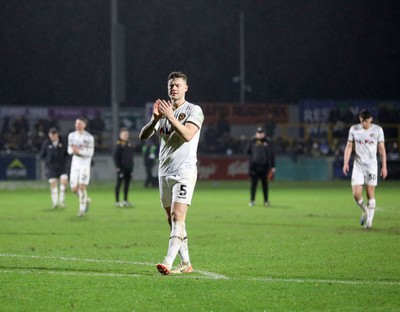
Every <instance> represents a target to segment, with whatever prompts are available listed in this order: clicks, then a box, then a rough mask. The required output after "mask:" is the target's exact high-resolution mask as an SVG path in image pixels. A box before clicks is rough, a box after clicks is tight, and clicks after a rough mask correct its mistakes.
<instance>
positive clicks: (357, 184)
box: [343, 110, 387, 229]
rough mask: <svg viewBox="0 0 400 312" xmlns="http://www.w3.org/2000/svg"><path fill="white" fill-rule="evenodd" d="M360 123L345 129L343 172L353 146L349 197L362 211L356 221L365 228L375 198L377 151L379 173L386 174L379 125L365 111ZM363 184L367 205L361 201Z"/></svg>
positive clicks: (345, 170) (372, 210)
mask: <svg viewBox="0 0 400 312" xmlns="http://www.w3.org/2000/svg"><path fill="white" fill-rule="evenodd" d="M359 119H360V123H359V124H356V125H353V126H352V127H351V128H350V130H349V137H348V141H347V145H346V148H345V151H344V164H343V173H344V174H345V175H347V173H348V172H349V160H350V156H351V153H352V151H353V145H355V158H354V164H353V172H352V175H351V186H352V189H353V196H354V199H355V201H356V203H357V205H358V206H359V207H360V208H361V210H362V211H363V213H362V216H361V219H360V223H361V225H363V226H364V227H365V228H367V229H369V228H371V227H372V220H373V218H374V213H375V207H376V200H375V187H376V185H377V184H378V160H377V151H378V152H379V156H380V161H381V174H380V176H381V177H382V178H383V179H385V178H386V176H387V167H386V149H385V137H384V134H383V130H382V128H381V127H380V126H378V125H375V124H372V115H371V112H370V111H369V110H362V111H361V112H360V114H359ZM364 184H365V185H366V191H367V199H368V204H367V205H366V204H365V203H364V199H363V195H362V193H363V185H364Z"/></svg>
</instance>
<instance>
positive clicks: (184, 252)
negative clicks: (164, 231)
mask: <svg viewBox="0 0 400 312" xmlns="http://www.w3.org/2000/svg"><path fill="white" fill-rule="evenodd" d="M179 258H181V262H186V263H190V258H189V248H188V237H187V233H186V229H185V232H184V236H183V241H182V244H181V247H180V248H179Z"/></svg>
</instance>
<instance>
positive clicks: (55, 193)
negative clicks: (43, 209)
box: [50, 185, 58, 206]
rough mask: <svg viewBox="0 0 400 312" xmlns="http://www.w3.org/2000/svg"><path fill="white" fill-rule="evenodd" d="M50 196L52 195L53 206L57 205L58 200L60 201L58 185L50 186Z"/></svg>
mask: <svg viewBox="0 0 400 312" xmlns="http://www.w3.org/2000/svg"><path fill="white" fill-rule="evenodd" d="M50 194H51V202H52V203H53V206H56V205H57V200H58V188H57V185H56V186H55V187H51V186H50Z"/></svg>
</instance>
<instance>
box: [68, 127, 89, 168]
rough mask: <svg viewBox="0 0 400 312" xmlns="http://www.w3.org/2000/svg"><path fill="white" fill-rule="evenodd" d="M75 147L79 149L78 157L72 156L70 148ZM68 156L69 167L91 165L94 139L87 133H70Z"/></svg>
mask: <svg viewBox="0 0 400 312" xmlns="http://www.w3.org/2000/svg"><path fill="white" fill-rule="evenodd" d="M73 145H75V146H77V147H78V148H79V153H80V155H79V156H78V155H73V152H72V146H73ZM68 154H70V155H73V156H72V163H71V167H76V166H77V167H81V166H82V167H85V166H89V167H90V165H91V162H92V157H93V154H94V137H93V135H91V134H90V133H89V132H87V131H84V132H83V133H79V132H78V131H74V132H71V133H70V134H69V135H68Z"/></svg>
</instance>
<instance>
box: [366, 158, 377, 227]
mask: <svg viewBox="0 0 400 312" xmlns="http://www.w3.org/2000/svg"><path fill="white" fill-rule="evenodd" d="M365 183H366V190H367V198H368V206H367V222H366V224H365V228H367V229H370V228H371V227H372V221H373V219H374V215H375V208H376V201H375V187H376V186H377V184H378V166H377V165H374V166H371V168H370V171H369V172H368V173H367V174H366V182H365Z"/></svg>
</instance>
